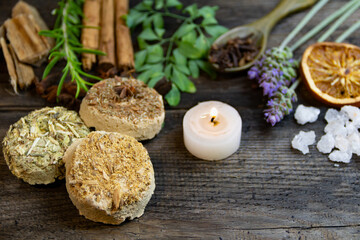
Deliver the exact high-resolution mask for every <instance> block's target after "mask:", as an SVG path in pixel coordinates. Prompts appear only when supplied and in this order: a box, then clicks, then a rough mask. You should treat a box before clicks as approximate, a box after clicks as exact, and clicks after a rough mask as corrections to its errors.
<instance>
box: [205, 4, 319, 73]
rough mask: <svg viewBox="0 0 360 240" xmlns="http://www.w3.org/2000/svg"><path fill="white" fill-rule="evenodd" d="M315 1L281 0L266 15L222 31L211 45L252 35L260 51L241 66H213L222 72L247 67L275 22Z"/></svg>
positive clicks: (263, 44)
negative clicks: (222, 67) (223, 67)
mask: <svg viewBox="0 0 360 240" xmlns="http://www.w3.org/2000/svg"><path fill="white" fill-rule="evenodd" d="M315 2H317V0H281V1H280V2H279V4H278V5H277V6H276V7H275V8H274V10H272V11H271V12H270V13H269V14H267V15H266V16H264V17H262V18H260V19H259V20H257V21H255V22H252V23H250V24H246V25H243V26H238V27H235V28H233V29H231V30H229V31H228V32H226V33H224V34H223V35H221V36H220V37H219V38H217V39H216V40H215V42H214V43H213V46H215V45H216V46H222V45H224V44H226V42H227V41H228V40H230V39H233V38H236V37H240V38H244V37H247V36H249V35H252V38H253V41H254V42H256V44H257V46H258V47H259V48H260V51H259V53H258V55H257V56H256V57H255V58H254V59H253V60H252V61H251V62H248V63H247V64H245V65H243V66H241V67H235V68H225V69H220V68H219V65H218V64H215V63H212V65H213V67H214V68H215V69H216V70H218V71H222V72H237V71H242V70H245V69H248V68H249V67H251V66H252V65H253V64H254V62H255V61H256V60H257V59H258V58H259V57H260V56H261V55H262V54H263V53H264V51H265V49H266V45H267V40H268V37H269V34H270V31H271V29H272V28H273V27H274V26H275V24H276V23H277V22H278V21H279V20H281V19H282V18H284V17H286V16H287V15H289V14H291V13H294V12H296V11H300V10H303V9H305V8H308V7H310V6H312V5H313V4H314V3H315Z"/></svg>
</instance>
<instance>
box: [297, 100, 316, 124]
mask: <svg viewBox="0 0 360 240" xmlns="http://www.w3.org/2000/svg"><path fill="white" fill-rule="evenodd" d="M319 114H320V109H318V108H315V107H306V106H304V105H302V104H300V105H299V106H298V107H297V108H296V111H295V115H294V117H295V119H296V121H297V123H298V124H301V125H304V124H306V123H312V122H315V121H316V120H317V119H318V116H319Z"/></svg>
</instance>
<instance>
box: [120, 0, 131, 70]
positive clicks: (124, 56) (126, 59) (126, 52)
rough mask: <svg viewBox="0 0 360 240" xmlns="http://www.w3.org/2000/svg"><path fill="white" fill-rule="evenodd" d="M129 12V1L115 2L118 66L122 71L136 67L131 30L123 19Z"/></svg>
mask: <svg viewBox="0 0 360 240" xmlns="http://www.w3.org/2000/svg"><path fill="white" fill-rule="evenodd" d="M128 11H129V1H128V0H115V16H116V20H115V26H116V30H115V32H116V66H117V67H118V69H119V70H120V71H128V70H131V69H133V68H134V65H135V64H134V50H133V46H132V42H131V36H130V30H129V28H128V27H127V26H126V23H125V21H124V19H123V16H124V15H125V14H127V12H128Z"/></svg>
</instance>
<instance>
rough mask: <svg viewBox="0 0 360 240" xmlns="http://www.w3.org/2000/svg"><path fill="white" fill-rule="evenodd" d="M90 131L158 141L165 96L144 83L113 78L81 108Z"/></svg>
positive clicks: (89, 95)
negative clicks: (92, 128) (156, 136)
mask: <svg viewBox="0 0 360 240" xmlns="http://www.w3.org/2000/svg"><path fill="white" fill-rule="evenodd" d="M80 117H81V118H82V119H83V121H84V122H85V124H86V125H87V126H88V127H95V128H96V130H101V131H107V132H119V133H122V134H125V135H129V136H132V137H134V138H136V139H137V140H146V139H151V138H153V137H155V135H156V134H158V133H159V132H160V130H161V127H162V124H163V122H164V118H165V110H164V103H163V99H162V96H161V95H160V94H159V93H157V92H156V91H155V90H154V89H152V88H149V87H147V86H146V85H145V84H144V83H143V82H141V81H139V80H136V79H128V78H120V77H116V78H109V79H106V80H103V81H101V82H99V83H97V84H95V85H94V86H93V87H92V88H91V89H90V90H89V91H88V93H87V94H86V97H85V98H84V100H83V101H82V103H81V106H80Z"/></svg>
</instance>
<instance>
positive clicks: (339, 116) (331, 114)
mask: <svg viewBox="0 0 360 240" xmlns="http://www.w3.org/2000/svg"><path fill="white" fill-rule="evenodd" d="M325 120H326V121H327V122H328V123H331V122H334V121H336V122H341V123H343V124H345V122H346V120H347V116H346V115H345V114H344V113H343V112H339V111H338V110H336V109H333V108H329V109H328V110H327V111H326V113H325Z"/></svg>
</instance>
